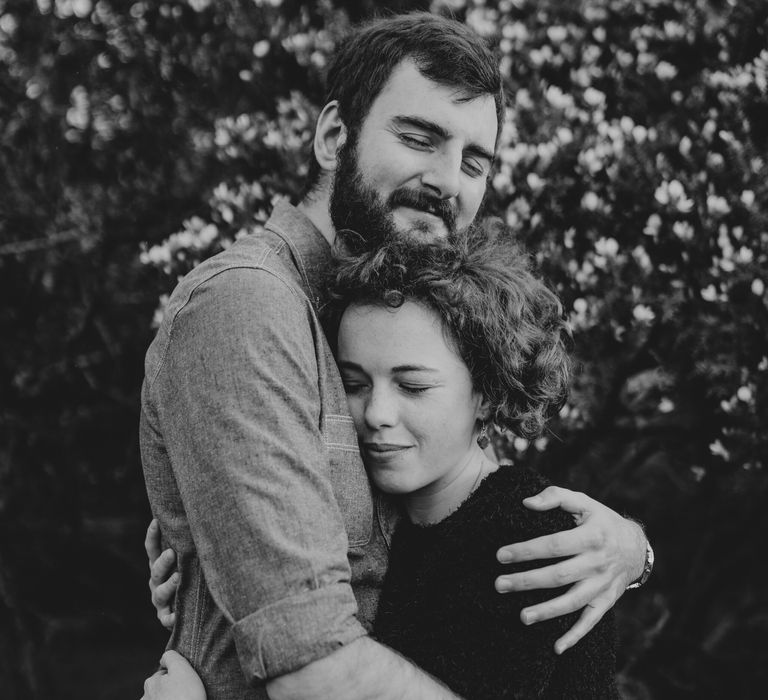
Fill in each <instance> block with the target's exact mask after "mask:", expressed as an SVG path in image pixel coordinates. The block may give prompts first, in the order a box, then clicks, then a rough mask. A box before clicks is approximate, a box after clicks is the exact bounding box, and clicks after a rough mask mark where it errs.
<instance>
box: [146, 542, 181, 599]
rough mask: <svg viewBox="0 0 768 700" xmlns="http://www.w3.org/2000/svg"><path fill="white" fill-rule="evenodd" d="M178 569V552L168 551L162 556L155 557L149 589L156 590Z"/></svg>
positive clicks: (150, 573) (150, 574) (151, 567)
mask: <svg viewBox="0 0 768 700" xmlns="http://www.w3.org/2000/svg"><path fill="white" fill-rule="evenodd" d="M175 567H176V552H174V551H173V550H172V549H166V550H165V551H164V552H163V553H162V554H160V556H158V557H155V561H154V562H153V563H152V565H151V566H150V567H149V587H150V588H151V589H153V590H154V589H155V588H156V587H157V586H159V585H160V584H162V583H165V582H166V581H167V580H168V579H169V578H170V577H171V574H172V573H173V571H174V568H175Z"/></svg>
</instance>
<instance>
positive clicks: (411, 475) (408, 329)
mask: <svg viewBox="0 0 768 700" xmlns="http://www.w3.org/2000/svg"><path fill="white" fill-rule="evenodd" d="M338 361H339V367H340V369H341V376H342V379H343V381H344V387H345V389H346V392H347V401H348V403H349V408H350V412H351V414H352V418H353V419H354V421H355V429H356V430H357V437H358V441H359V443H360V451H361V454H362V456H363V460H364V462H365V466H366V468H367V469H368V472H369V474H370V476H371V478H372V479H373V481H374V482H375V483H376V485H377V486H378V487H379V488H380V489H382V490H383V491H386V492H389V493H417V492H418V493H421V494H423V495H428V494H431V493H437V492H439V491H440V490H441V489H442V488H443V487H444V486H446V485H449V484H450V483H452V481H453V480H454V479H456V478H457V477H458V475H459V474H460V473H461V471H462V469H464V468H465V467H466V465H467V463H468V461H469V459H470V457H471V456H472V455H473V454H476V450H478V449H479V448H478V447H477V443H476V426H477V420H478V418H479V417H480V416H481V415H482V397H481V395H480V394H478V393H477V392H476V391H474V389H473V388H472V378H471V376H470V374H469V370H468V369H467V366H466V365H465V364H464V362H463V360H462V359H461V358H460V357H459V356H458V355H457V353H456V351H455V350H454V349H453V348H452V347H451V346H450V345H449V344H447V343H446V340H445V337H444V335H443V328H442V325H441V323H440V319H439V317H438V315H437V314H436V313H435V312H434V311H432V310H431V309H429V308H427V307H425V306H422V305H421V304H417V303H415V302H410V301H407V302H406V303H405V304H403V306H401V307H399V308H397V309H391V308H386V307H381V306H371V305H352V306H350V307H349V308H348V309H347V310H346V311H345V312H344V315H343V317H342V319H341V325H340V328H339V338H338Z"/></svg>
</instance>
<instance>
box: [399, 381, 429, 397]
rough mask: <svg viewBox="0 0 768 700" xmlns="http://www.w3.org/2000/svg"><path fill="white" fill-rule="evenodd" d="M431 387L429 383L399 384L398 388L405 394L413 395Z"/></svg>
mask: <svg viewBox="0 0 768 700" xmlns="http://www.w3.org/2000/svg"><path fill="white" fill-rule="evenodd" d="M431 388H432V386H431V385H429V384H405V383H401V384H400V389H402V390H403V391H404V392H405V393H406V394H413V395H419V394H423V393H424V392H426V391H428V390H429V389H431Z"/></svg>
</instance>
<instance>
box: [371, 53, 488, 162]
mask: <svg viewBox="0 0 768 700" xmlns="http://www.w3.org/2000/svg"><path fill="white" fill-rule="evenodd" d="M452 108H457V109H452ZM369 117H373V118H374V119H377V118H378V119H384V120H387V121H393V120H400V121H402V120H403V119H408V118H413V119H416V120H419V119H420V120H423V121H431V122H434V123H436V124H440V125H441V126H442V127H443V128H444V129H445V130H446V131H450V130H451V129H450V124H451V123H452V122H464V124H462V125H463V126H466V127H468V128H470V129H471V130H472V132H473V133H474V137H475V139H476V140H478V141H480V142H484V143H479V145H481V146H484V147H485V148H488V149H489V150H491V151H493V149H494V146H495V143H496V131H497V129H498V120H497V115H496V103H495V100H494V96H493V95H491V94H487V93H486V94H481V95H478V96H476V97H471V96H470V95H468V94H467V91H466V90H464V89H462V88H461V87H457V86H446V85H443V84H441V83H438V82H435V81H434V80H432V79H430V78H428V77H427V76H425V75H424V74H423V73H422V72H421V71H420V70H419V68H418V66H417V65H416V63H415V62H414V61H413V60H410V59H405V60H403V61H401V62H400V63H399V64H398V65H397V66H395V68H394V69H393V71H392V74H391V75H390V77H389V79H388V80H387V82H386V83H385V84H384V87H383V88H382V90H381V92H380V93H379V94H378V96H377V97H376V99H375V100H374V101H373V104H372V105H371V108H370V110H369V113H368V115H367V117H366V119H367V118H369ZM470 117H471V123H466V122H467V121H468V119H469V118H470Z"/></svg>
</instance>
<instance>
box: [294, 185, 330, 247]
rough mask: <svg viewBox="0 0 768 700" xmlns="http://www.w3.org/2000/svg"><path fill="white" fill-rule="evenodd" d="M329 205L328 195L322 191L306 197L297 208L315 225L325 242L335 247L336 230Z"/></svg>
mask: <svg viewBox="0 0 768 700" xmlns="http://www.w3.org/2000/svg"><path fill="white" fill-rule="evenodd" d="M329 204H330V202H329V197H328V194H327V193H326V192H325V191H321V192H317V193H312V194H310V195H308V196H307V197H304V199H302V200H301V201H300V202H299V203H298V204H297V205H296V208H297V209H298V210H299V211H300V212H301V213H302V214H304V216H306V217H307V218H308V219H309V220H310V221H311V222H312V223H313V224H314V226H315V228H317V230H318V231H320V233H322V234H323V237H324V238H325V240H327V241H328V243H330V244H331V245H333V243H334V241H335V240H336V229H335V228H334V227H333V222H332V221H331V214H330V211H329Z"/></svg>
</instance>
